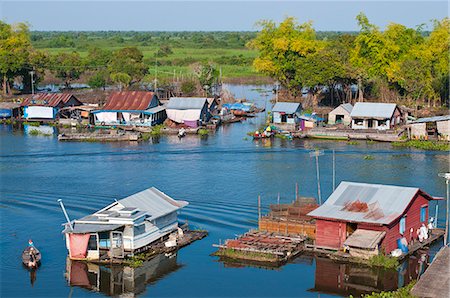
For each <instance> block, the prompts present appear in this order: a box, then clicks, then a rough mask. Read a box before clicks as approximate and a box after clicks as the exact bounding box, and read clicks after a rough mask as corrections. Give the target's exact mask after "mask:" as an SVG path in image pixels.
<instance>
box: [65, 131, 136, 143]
mask: <svg viewBox="0 0 450 298" xmlns="http://www.w3.org/2000/svg"><path fill="white" fill-rule="evenodd" d="M140 137H141V134H140V133H128V132H127V133H123V134H120V133H62V134H60V135H58V141H75V142H121V141H138V140H139V139H140Z"/></svg>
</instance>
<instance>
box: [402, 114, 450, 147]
mask: <svg viewBox="0 0 450 298" xmlns="http://www.w3.org/2000/svg"><path fill="white" fill-rule="evenodd" d="M410 129H411V137H412V138H413V139H424V140H428V139H438V140H445V141H450V115H446V116H436V117H428V118H420V119H417V120H416V121H414V122H412V123H411V124H410Z"/></svg>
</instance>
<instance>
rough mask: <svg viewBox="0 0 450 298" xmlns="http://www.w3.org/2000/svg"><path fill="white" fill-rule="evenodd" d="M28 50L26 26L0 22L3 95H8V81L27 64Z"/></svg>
mask: <svg viewBox="0 0 450 298" xmlns="http://www.w3.org/2000/svg"><path fill="white" fill-rule="evenodd" d="M30 49H31V43H30V34H29V31H28V26H27V25H26V24H23V23H18V24H15V25H8V24H6V23H4V22H2V21H0V75H1V81H2V86H3V94H5V95H7V94H9V92H10V81H11V79H13V78H14V77H15V76H17V75H18V74H19V73H20V71H21V69H22V68H23V67H24V66H25V65H26V63H27V62H28V59H29V53H30Z"/></svg>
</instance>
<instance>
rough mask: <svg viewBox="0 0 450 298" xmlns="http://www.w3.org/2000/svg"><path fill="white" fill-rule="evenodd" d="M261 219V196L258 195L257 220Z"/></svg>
mask: <svg viewBox="0 0 450 298" xmlns="http://www.w3.org/2000/svg"><path fill="white" fill-rule="evenodd" d="M260 220H261V196H258V222H259V221H260Z"/></svg>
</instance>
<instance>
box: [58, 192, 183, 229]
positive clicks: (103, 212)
mask: <svg viewBox="0 0 450 298" xmlns="http://www.w3.org/2000/svg"><path fill="white" fill-rule="evenodd" d="M187 205H188V202H185V201H177V200H174V199H172V198H171V197H169V196H168V195H166V194H165V193H163V192H161V191H159V190H158V189H156V188H155V187H152V188H149V189H146V190H143V191H141V192H138V193H136V194H134V195H131V196H129V197H126V198H124V199H121V200H119V201H116V202H114V203H112V204H110V205H108V206H106V207H105V208H102V209H100V210H99V211H97V212H95V213H94V214H90V215H87V216H84V217H82V218H80V219H78V220H75V221H74V222H73V223H74V230H75V232H74V233H87V232H98V231H109V230H113V229H117V228H118V227H121V226H123V225H124V224H116V223H117V220H119V221H125V222H127V221H128V222H133V221H134V220H135V219H138V218H141V217H143V216H145V217H146V219H147V220H153V219H156V218H159V217H161V216H164V215H166V214H170V213H172V212H174V211H177V210H178V209H181V208H183V207H185V206H187ZM113 207H114V208H113ZM117 207H118V208H117ZM111 208H113V209H112V210H111ZM130 210H134V212H132V213H131V214H130ZM121 211H126V212H121ZM111 221H113V222H114V221H115V222H116V223H114V224H111V223H110V222H111ZM99 229H101V230H99ZM68 232H70V233H71V232H72V231H71V230H70V228H69V227H66V228H65V229H64V231H63V233H68Z"/></svg>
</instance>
